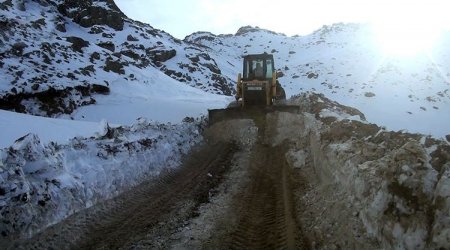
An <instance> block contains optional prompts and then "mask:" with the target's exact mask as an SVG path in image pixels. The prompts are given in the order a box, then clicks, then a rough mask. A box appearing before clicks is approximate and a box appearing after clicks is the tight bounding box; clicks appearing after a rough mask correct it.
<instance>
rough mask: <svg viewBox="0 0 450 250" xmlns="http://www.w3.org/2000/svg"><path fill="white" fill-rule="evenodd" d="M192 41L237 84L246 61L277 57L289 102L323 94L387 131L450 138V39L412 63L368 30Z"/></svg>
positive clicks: (257, 33) (252, 31) (253, 32)
mask: <svg viewBox="0 0 450 250" xmlns="http://www.w3.org/2000/svg"><path fill="white" fill-rule="evenodd" d="M185 40H186V41H189V42H193V43H199V44H202V45H204V46H207V47H209V48H214V51H215V53H217V54H220V57H221V58H222V60H216V61H217V62H218V65H219V67H221V69H222V72H223V73H224V74H227V73H230V75H229V77H230V78H232V77H233V76H234V75H236V72H240V71H241V62H240V61H241V59H240V56H241V55H245V54H253V53H264V52H267V53H272V54H274V56H275V65H276V67H277V68H278V69H280V70H281V71H283V73H284V75H285V76H284V77H282V78H280V83H281V84H282V85H283V86H284V88H285V91H286V94H287V95H288V96H292V95H296V94H299V93H301V92H305V91H314V92H319V93H323V94H325V95H326V96H327V97H329V98H331V99H333V100H335V101H338V102H340V103H343V104H345V105H349V106H352V107H355V108H358V109H359V110H361V111H362V112H363V113H364V114H365V115H366V117H367V119H368V121H369V122H373V123H377V124H379V125H383V126H386V127H387V128H388V129H393V130H403V129H406V130H408V131H411V132H419V133H424V134H432V135H434V136H437V137H443V136H445V135H447V134H450V129H449V128H450V119H449V118H450V116H449V114H450V81H449V79H448V78H449V77H450V70H449V69H448V67H446V65H449V63H450V50H449V49H448V48H449V45H450V34H444V35H443V36H442V38H441V40H440V42H439V43H438V44H437V46H436V48H435V49H434V50H433V52H432V53H431V54H424V53H422V54H417V55H414V56H409V57H395V56H391V55H386V54H385V53H384V51H383V50H382V49H381V48H380V46H379V45H378V44H377V42H376V41H377V39H376V34H375V33H374V31H373V28H372V27H371V26H370V25H364V24H335V25H332V26H324V27H323V28H321V29H320V30H317V31H316V32H314V33H312V34H310V35H307V36H294V37H288V36H285V35H283V34H279V33H275V32H272V31H268V30H264V29H259V28H253V27H250V26H247V27H243V28H241V29H240V30H239V31H238V32H237V33H236V35H218V36H216V35H213V34H211V33H207V32H198V33H194V34H192V35H190V36H188V37H186V38H185ZM215 53H212V54H213V55H214V54H215ZM228 61H229V62H232V64H233V65H234V66H231V65H230V64H228V63H227V62H228ZM233 74H234V75H233Z"/></svg>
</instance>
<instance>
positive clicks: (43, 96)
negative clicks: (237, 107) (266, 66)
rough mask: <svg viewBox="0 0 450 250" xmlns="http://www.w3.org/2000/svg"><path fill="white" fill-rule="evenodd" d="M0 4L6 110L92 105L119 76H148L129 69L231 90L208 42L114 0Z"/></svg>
mask: <svg viewBox="0 0 450 250" xmlns="http://www.w3.org/2000/svg"><path fill="white" fill-rule="evenodd" d="M0 9H1V10H2V13H3V14H2V16H1V17H0V26H1V27H2V29H1V33H0V34H1V35H0V45H2V46H1V49H0V58H1V61H2V63H1V65H0V66H1V67H0V75H2V76H3V77H2V78H3V79H2V80H3V83H4V84H2V87H1V89H0V97H1V101H0V107H1V108H3V109H9V110H14V111H16V112H23V113H30V114H36V115H43V116H57V115H59V114H62V113H64V114H70V113H72V112H73V111H74V110H75V109H76V108H77V107H79V106H83V105H89V104H94V103H95V94H99V93H100V94H107V93H108V85H109V84H111V82H113V81H136V82H142V81H145V79H137V78H136V76H135V75H133V74H132V73H130V72H129V70H128V69H129V68H137V69H138V70H145V69H146V68H148V67H155V68H158V69H160V70H161V71H162V72H164V73H165V74H166V75H168V76H170V77H172V78H174V79H176V80H178V81H181V82H186V83H187V84H189V85H191V86H195V87H198V88H200V89H204V90H206V91H209V92H214V93H220V94H227V95H231V94H232V93H233V90H232V81H231V80H230V79H229V78H227V77H224V76H222V75H221V71H220V69H219V68H218V66H217V63H216V62H215V61H214V59H213V58H211V57H210V56H209V55H208V53H207V52H205V51H204V48H203V47H201V46H197V45H195V44H191V43H186V42H184V41H180V40H178V39H176V38H173V37H172V36H171V35H169V34H167V33H165V32H164V31H161V30H158V29H154V28H153V27H151V26H150V25H148V24H143V23H140V22H137V21H134V20H131V19H129V18H127V17H126V16H125V15H124V14H123V13H122V12H121V11H120V10H119V9H118V8H117V6H116V5H115V3H114V2H113V1H111V0H108V1H92V0H86V1H71V0H66V1H63V0H55V1H53V0H49V1H46V0H42V1H21V0H14V1H13V0H9V1H6V2H4V3H2V5H1V6H0ZM170 59H173V60H171V61H169V60H170ZM97 90H100V91H97Z"/></svg>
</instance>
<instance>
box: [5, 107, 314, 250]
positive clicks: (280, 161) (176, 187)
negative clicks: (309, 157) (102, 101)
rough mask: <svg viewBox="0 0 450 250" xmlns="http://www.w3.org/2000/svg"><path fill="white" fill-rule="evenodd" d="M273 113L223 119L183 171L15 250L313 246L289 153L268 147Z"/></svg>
mask: <svg viewBox="0 0 450 250" xmlns="http://www.w3.org/2000/svg"><path fill="white" fill-rule="evenodd" d="M267 112H271V110H269V111H264V110H258V109H254V110H252V111H251V112H247V113H245V115H242V113H240V111H237V112H235V114H234V115H231V116H230V117H231V118H233V116H235V115H238V116H240V117H239V119H238V120H233V119H231V120H230V119H228V118H226V117H225V119H222V118H224V117H222V118H221V119H220V120H222V121H220V122H219V124H216V125H214V126H212V127H211V128H210V129H209V130H208V131H206V142H205V144H203V145H200V146H198V147H197V148H196V149H195V150H194V151H193V152H191V154H190V155H189V156H188V157H186V159H185V160H184V164H183V166H182V167H180V168H179V169H176V170H170V171H169V170H167V172H166V173H164V174H162V175H161V176H160V177H159V178H158V179H154V180H149V181H148V182H147V183H143V184H141V185H139V186H138V187H136V188H134V189H132V190H130V191H128V192H126V193H124V194H122V195H120V196H118V197H116V198H115V199H113V200H110V201H107V202H105V203H103V204H100V205H96V206H94V207H92V208H90V209H87V210H85V211H83V212H81V213H78V214H75V215H73V216H71V217H69V218H68V219H67V220H65V221H63V222H62V223H59V224H57V225H54V226H52V227H50V228H49V229H47V230H45V231H44V232H42V233H40V234H38V235H37V236H35V237H34V238H33V239H31V240H29V241H27V242H21V243H20V245H16V246H14V248H16V247H17V248H22V249H33V248H37V249H41V248H49V247H51V248H57V249H62V248H66V249H67V248H69V249H118V248H122V249H129V248H135V249H149V248H184V247H186V248H191V247H195V248H210V247H214V248H223V249H249V248H251V249H261V248H264V249H280V248H281V249H305V248H308V244H307V243H306V242H305V240H304V239H303V237H302V232H301V226H300V225H299V223H297V219H296V217H295V214H294V212H293V211H294V207H295V204H294V203H293V202H294V199H293V197H292V192H291V187H290V180H291V174H290V169H289V168H288V166H287V163H286V159H285V158H284V155H285V153H286V147H282V146H276V147H272V146H270V145H269V144H267V132H266V125H267V124H266V119H265V114H266V113H267ZM244 116H245V117H244ZM233 171H234V174H235V175H236V176H235V177H236V178H234V177H233ZM237 171H240V173H239V174H236V172H237ZM232 182H234V183H232ZM224 187H225V189H224ZM229 190H234V191H229ZM217 197H219V198H217ZM220 197H221V198H220ZM211 199H215V203H217V202H218V201H217V200H218V199H219V200H220V202H219V203H220V206H219V207H217V206H216V207H214V206H211V208H208V204H209V203H210V201H211ZM200 207H202V208H200ZM208 210H210V211H208ZM208 213H210V214H211V213H213V214H214V216H212V218H211V219H209V220H201V219H200V220H201V222H200V224H201V227H202V228H204V229H207V232H205V231H200V232H196V233H195V232H194V233H192V232H190V230H189V228H187V227H186V225H188V224H189V223H191V222H190V221H192V220H195V219H197V220H199V218H202V216H203V215H204V214H208ZM195 230H197V231H198V229H195V228H193V229H192V231H195ZM189 233H191V235H190V236H189V238H187V236H186V235H188V234H189ZM177 235H178V236H177Z"/></svg>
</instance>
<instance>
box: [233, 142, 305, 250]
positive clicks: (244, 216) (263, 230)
mask: <svg viewBox="0 0 450 250" xmlns="http://www.w3.org/2000/svg"><path fill="white" fill-rule="evenodd" d="M251 159H252V160H251V164H250V166H249V174H250V178H251V179H252V182H251V183H250V185H249V187H248V189H247V190H246V191H245V192H246V194H245V195H244V196H243V198H242V199H241V200H239V201H237V202H238V203H239V205H238V206H241V207H240V212H239V213H240V215H239V216H240V219H239V222H238V225H237V227H236V230H235V231H234V232H233V233H232V234H231V237H230V239H229V242H228V246H229V248H230V249H307V248H308V244H307V243H306V242H305V241H304V239H303V237H302V233H301V228H300V227H299V225H298V223H297V221H296V218H295V216H294V212H293V211H294V207H293V206H294V204H293V199H292V194H291V188H290V180H289V179H290V173H289V166H288V165H287V162H286V160H285V158H284V150H283V149H282V148H281V147H280V146H278V147H270V146H267V145H261V144H257V145H256V147H255V149H254V151H253V155H252V158H251Z"/></svg>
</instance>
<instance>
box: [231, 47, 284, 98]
mask: <svg viewBox="0 0 450 250" xmlns="http://www.w3.org/2000/svg"><path fill="white" fill-rule="evenodd" d="M277 77H278V75H277V72H276V70H275V63H274V60H273V55H271V54H267V53H264V54H253V55H246V56H244V67H243V74H240V73H239V74H238V79H237V89H236V100H237V101H240V103H241V105H242V106H245V105H261V104H262V105H264V104H265V105H272V104H273V103H274V101H275V100H280V99H285V98H286V94H285V92H284V89H283V88H282V87H281V85H280V83H279V82H278V80H277Z"/></svg>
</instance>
